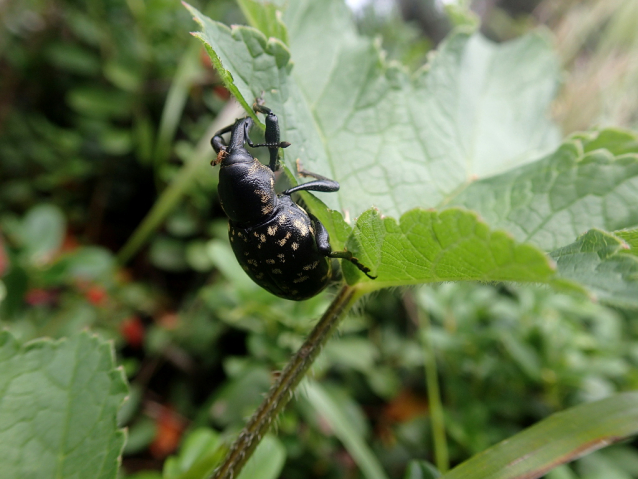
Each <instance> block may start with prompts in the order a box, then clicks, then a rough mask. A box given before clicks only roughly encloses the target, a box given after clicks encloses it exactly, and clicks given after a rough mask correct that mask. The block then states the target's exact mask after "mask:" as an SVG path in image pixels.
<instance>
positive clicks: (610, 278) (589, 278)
mask: <svg viewBox="0 0 638 479" xmlns="http://www.w3.org/2000/svg"><path fill="white" fill-rule="evenodd" d="M628 249H629V246H628V245H627V244H626V243H625V242H624V241H622V239H620V238H618V237H616V236H614V235H612V234H610V233H606V232H604V231H600V230H596V229H594V230H591V231H588V232H587V233H585V234H584V235H582V236H580V237H579V238H578V239H577V240H576V241H575V242H574V243H572V244H570V245H568V246H565V247H563V248H560V249H557V250H556V251H553V252H552V253H551V254H550V256H551V257H552V258H553V259H554V260H555V261H556V264H557V267H558V273H559V275H560V276H561V277H563V278H566V279H569V280H572V281H576V282H578V283H580V284H582V285H585V286H586V287H587V288H588V289H589V291H591V293H592V296H593V297H594V299H597V300H600V301H605V302H608V303H613V304H616V305H620V306H624V307H632V308H636V307H638V258H637V257H636V256H635V255H633V254H622V253H623V252H625V251H627V250H628Z"/></svg>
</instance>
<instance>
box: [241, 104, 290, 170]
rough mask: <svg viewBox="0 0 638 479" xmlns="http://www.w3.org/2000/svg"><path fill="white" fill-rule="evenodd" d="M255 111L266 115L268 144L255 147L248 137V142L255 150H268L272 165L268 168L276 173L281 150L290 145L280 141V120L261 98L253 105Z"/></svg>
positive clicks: (265, 135) (265, 136)
mask: <svg viewBox="0 0 638 479" xmlns="http://www.w3.org/2000/svg"><path fill="white" fill-rule="evenodd" d="M253 110H254V111H255V113H263V114H264V115H266V132H265V134H264V139H265V140H266V143H261V144H259V145H253V143H252V142H251V141H250V139H249V138H248V137H247V140H246V141H247V143H248V144H249V145H250V146H251V147H253V148H258V147H261V146H265V147H267V148H268V153H269V154H270V164H269V165H268V166H270V169H271V170H272V171H275V170H276V169H277V159H278V158H279V148H288V147H289V146H290V143H288V142H287V141H279V140H280V133H279V120H278V119H277V115H275V114H274V113H273V112H272V110H271V109H270V108H267V107H265V106H264V105H263V100H261V99H259V98H258V99H256V100H255V103H253Z"/></svg>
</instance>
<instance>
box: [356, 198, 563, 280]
mask: <svg viewBox="0 0 638 479" xmlns="http://www.w3.org/2000/svg"><path fill="white" fill-rule="evenodd" d="M349 249H351V250H352V251H356V252H357V257H358V259H359V260H360V261H361V262H362V263H363V264H365V265H367V266H368V267H370V268H371V269H372V273H373V274H376V275H378V278H377V279H376V280H375V281H371V280H367V282H366V285H365V287H371V288H374V289H377V288H383V287H388V286H399V285H405V284H418V283H428V282H441V281H470V280H473V281H526V282H543V283H544V282H549V281H551V279H552V278H553V276H554V269H553V266H552V265H551V264H550V262H549V261H548V259H547V257H546V256H545V255H544V254H543V253H542V252H541V251H540V250H538V249H537V248H535V247H533V246H531V245H527V244H519V243H517V242H515V241H514V239H512V238H511V237H510V236H509V235H508V234H507V233H504V232H502V231H491V230H490V229H489V227H488V226H487V225H486V224H485V223H483V222H481V221H480V220H479V219H478V217H477V215H476V214H475V213H472V212H470V211H464V210H460V209H449V210H445V211H443V212H442V213H438V212H435V211H425V210H413V211H409V212H408V213H406V214H404V215H403V216H402V217H401V220H400V222H398V223H397V221H396V220H395V219H393V218H381V216H380V215H379V214H378V212H376V211H374V210H370V211H367V212H365V213H364V214H363V215H361V218H359V220H358V221H357V224H356V227H355V231H354V235H353V238H352V241H351V243H349ZM348 271H351V268H349V269H348V270H346V272H348Z"/></svg>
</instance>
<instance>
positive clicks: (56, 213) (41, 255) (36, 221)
mask: <svg viewBox="0 0 638 479" xmlns="http://www.w3.org/2000/svg"><path fill="white" fill-rule="evenodd" d="M65 233H66V220H65V219H64V215H63V214H62V211H61V210H60V209H59V208H58V207H57V206H53V205H47V204H40V205H38V206H35V207H33V208H32V209H30V210H29V212H28V213H27V214H26V215H25V217H24V219H23V220H22V227H21V230H20V236H21V240H22V241H23V243H24V245H25V248H26V251H27V254H28V255H29V258H30V260H31V261H33V262H35V263H39V262H42V261H44V262H46V261H48V260H50V259H51V255H53V254H54V253H56V252H57V251H58V249H59V248H60V246H62V241H64V235H65Z"/></svg>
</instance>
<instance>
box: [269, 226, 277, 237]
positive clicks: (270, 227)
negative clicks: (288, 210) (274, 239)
mask: <svg viewBox="0 0 638 479" xmlns="http://www.w3.org/2000/svg"><path fill="white" fill-rule="evenodd" d="M276 232H277V227H276V226H269V227H268V234H269V235H270V236H275V233H276Z"/></svg>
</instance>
